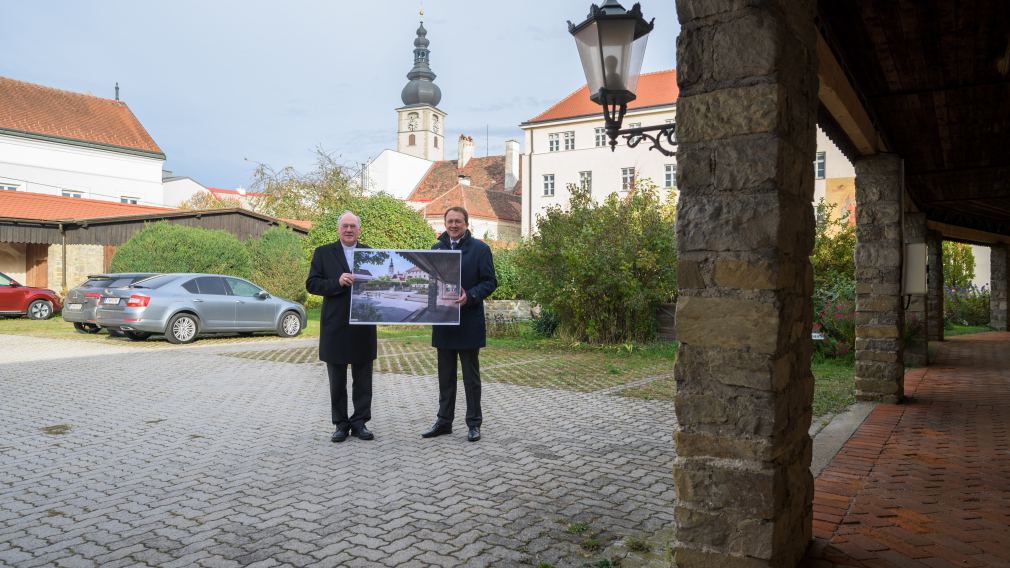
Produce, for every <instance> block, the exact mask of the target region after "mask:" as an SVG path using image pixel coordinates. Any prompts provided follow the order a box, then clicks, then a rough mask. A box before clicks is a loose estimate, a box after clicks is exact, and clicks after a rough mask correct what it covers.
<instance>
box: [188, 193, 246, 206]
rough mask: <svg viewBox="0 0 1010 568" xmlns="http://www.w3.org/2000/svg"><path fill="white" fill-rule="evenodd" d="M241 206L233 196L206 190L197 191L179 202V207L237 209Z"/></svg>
mask: <svg viewBox="0 0 1010 568" xmlns="http://www.w3.org/2000/svg"><path fill="white" fill-rule="evenodd" d="M240 207H242V204H241V203H240V202H239V200H238V199H235V198H234V197H218V196H216V195H214V194H213V193H211V192H210V191H208V190H202V191H198V192H196V193H194V194H193V196H192V197H190V198H189V199H187V200H186V201H183V202H182V203H180V204H179V209H190V210H195V211H198V210H204V209H237V208H240Z"/></svg>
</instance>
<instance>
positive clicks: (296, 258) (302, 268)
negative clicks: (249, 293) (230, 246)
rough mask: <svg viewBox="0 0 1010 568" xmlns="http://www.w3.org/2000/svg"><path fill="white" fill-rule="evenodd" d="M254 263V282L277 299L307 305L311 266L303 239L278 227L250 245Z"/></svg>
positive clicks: (247, 246)
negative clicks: (285, 299) (304, 249)
mask: <svg viewBox="0 0 1010 568" xmlns="http://www.w3.org/2000/svg"><path fill="white" fill-rule="evenodd" d="M246 248H247V249H248V250H249V256H250V258H251V259H252V266H253V269H252V278H251V279H252V281H253V282H255V283H256V284H258V285H260V286H262V287H263V288H265V289H266V290H267V291H268V292H270V293H271V294H273V295H274V296H280V297H282V298H287V299H289V300H294V301H296V302H304V301H305V297H306V296H307V292H306V291H305V279H306V278H307V277H308V272H309V266H308V262H307V261H306V260H305V254H304V253H303V251H302V237H300V236H298V235H297V234H295V232H294V231H292V230H291V229H289V228H287V227H274V228H272V229H270V230H268V231H267V232H265V233H263V235H261V236H260V238H258V239H250V240H249V241H247V242H246Z"/></svg>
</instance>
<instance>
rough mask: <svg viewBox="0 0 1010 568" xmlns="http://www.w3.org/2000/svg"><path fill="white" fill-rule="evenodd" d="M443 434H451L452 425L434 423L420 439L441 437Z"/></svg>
mask: <svg viewBox="0 0 1010 568" xmlns="http://www.w3.org/2000/svg"><path fill="white" fill-rule="evenodd" d="M445 434H452V424H445V423H439V422H436V423H435V425H434V426H432V427H431V429H430V430H428V431H427V432H425V433H423V434H421V437H422V438H434V437H435V436H442V435H445Z"/></svg>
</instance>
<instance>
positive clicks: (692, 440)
mask: <svg viewBox="0 0 1010 568" xmlns="http://www.w3.org/2000/svg"><path fill="white" fill-rule="evenodd" d="M813 7H814V4H813V2H812V1H810V0H777V1H774V0H773V1H769V2H761V3H752V2H739V3H722V2H710V1H707V0H680V1H678V3H677V9H678V10H677V11H678V14H679V17H680V21H681V30H682V31H681V34H680V38H679V39H678V43H677V46H678V56H677V60H678V62H679V66H678V73H677V80H678V83H679V86H680V99H679V100H678V103H677V106H678V109H677V110H678V112H677V115H678V119H677V128H678V133H677V139H678V140H677V141H678V143H679V148H678V154H677V161H678V163H679V164H680V173H679V175H680V178H679V180H678V189H679V190H680V191H681V196H680V203H679V205H678V211H677V236H678V251H679V264H678V268H679V273H678V278H679V286H680V295H679V298H678V302H677V317H676V319H677V321H676V330H677V339H678V340H679V341H680V347H679V350H678V356H677V362H676V368H675V369H676V381H677V394H676V399H675V405H676V412H677V421H678V427H677V430H676V432H675V433H674V441H675V445H676V448H677V460H676V462H675V464H674V484H675V486H676V489H677V503H676V511H675V514H676V531H675V535H676V537H675V538H676V541H675V542H674V544H673V549H674V560H675V562H676V564H677V566H679V567H680V568H691V567H700V566H719V567H722V568H739V567H757V566H794V565H795V564H796V563H797V562H798V561H799V560H800V558H801V557H802V555H803V553H804V551H805V549H806V547H807V545H808V543H809V541H810V538H811V528H812V522H813V520H812V519H813V514H812V499H813V480H812V478H811V475H810V455H811V454H810V451H811V444H810V437H809V435H808V433H807V431H808V429H809V426H810V412H811V410H810V409H811V401H812V396H813V377H812V376H811V374H810V355H811V350H812V346H811V341H810V332H811V320H812V315H813V314H812V303H811V294H812V290H813V273H812V270H811V267H810V259H809V255H810V252H811V250H812V248H813V236H814V218H813V208H812V207H811V206H810V203H811V201H812V200H813V170H812V164H811V158H812V157H813V155H814V153H815V151H816V140H815V131H814V127H815V119H816V110H817V104H818V103H817V76H816V51H815V28H814V11H813ZM741 38H746V41H741Z"/></svg>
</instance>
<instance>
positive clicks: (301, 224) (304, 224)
mask: <svg viewBox="0 0 1010 568" xmlns="http://www.w3.org/2000/svg"><path fill="white" fill-rule="evenodd" d="M281 221H284V222H285V223H287V224H288V225H291V226H292V227H298V228H301V229H305V230H306V231H309V230H311V229H312V221H302V220H301V219H281Z"/></svg>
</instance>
